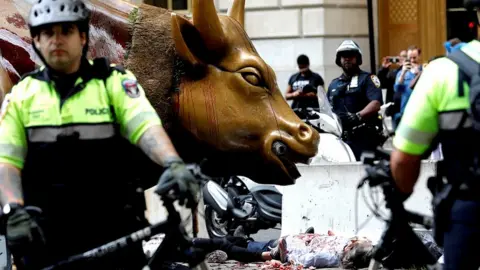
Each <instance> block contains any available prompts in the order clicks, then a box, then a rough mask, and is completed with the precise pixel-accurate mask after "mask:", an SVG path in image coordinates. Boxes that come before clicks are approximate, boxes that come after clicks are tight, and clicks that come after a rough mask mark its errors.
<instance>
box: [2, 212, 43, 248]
mask: <svg viewBox="0 0 480 270" xmlns="http://www.w3.org/2000/svg"><path fill="white" fill-rule="evenodd" d="M6 238H7V244H8V247H9V249H10V250H11V251H12V254H13V255H14V256H18V257H21V256H24V255H26V254H29V253H31V252H35V251H36V250H37V251H39V250H40V249H41V248H43V247H44V246H45V236H44V234H43V231H42V229H41V228H40V226H39V225H38V223H37V222H36V220H35V219H34V218H33V217H32V216H31V215H30V214H29V213H28V212H27V211H26V210H25V209H24V208H23V207H20V206H19V207H16V208H15V209H12V212H11V213H9V214H8V217H7V226H6Z"/></svg>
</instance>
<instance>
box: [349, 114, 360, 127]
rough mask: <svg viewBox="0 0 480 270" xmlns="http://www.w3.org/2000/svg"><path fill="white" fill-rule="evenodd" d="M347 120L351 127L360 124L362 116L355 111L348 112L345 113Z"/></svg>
mask: <svg viewBox="0 0 480 270" xmlns="http://www.w3.org/2000/svg"><path fill="white" fill-rule="evenodd" d="M347 121H348V124H349V126H352V127H353V126H356V125H359V124H361V123H362V118H361V117H360V115H359V114H357V113H351V112H348V113H347Z"/></svg>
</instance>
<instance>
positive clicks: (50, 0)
mask: <svg viewBox="0 0 480 270" xmlns="http://www.w3.org/2000/svg"><path fill="white" fill-rule="evenodd" d="M89 19H90V11H89V10H88V8H87V7H86V5H85V3H83V1H81V0H37V1H36V3H35V4H34V5H33V6H32V8H31V10H30V15H29V17H28V25H29V26H30V28H36V27H38V26H42V25H48V24H53V23H64V22H66V23H82V22H87V23H88V20H89Z"/></svg>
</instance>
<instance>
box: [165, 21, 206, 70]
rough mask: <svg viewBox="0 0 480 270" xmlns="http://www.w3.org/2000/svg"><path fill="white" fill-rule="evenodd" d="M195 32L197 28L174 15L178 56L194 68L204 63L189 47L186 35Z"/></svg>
mask: <svg viewBox="0 0 480 270" xmlns="http://www.w3.org/2000/svg"><path fill="white" fill-rule="evenodd" d="M192 30H195V27H194V26H193V25H192V24H191V23H190V22H189V21H188V20H187V19H185V18H183V17H181V16H178V15H177V14H175V13H172V36H173V40H174V42H175V48H176V49H177V54H178V56H180V58H182V59H183V60H185V61H187V62H188V63H190V64H191V65H192V66H194V67H195V66H199V65H202V62H201V61H200V60H199V59H198V58H197V57H196V56H195V55H194V52H193V51H192V50H191V49H190V48H189V47H188V45H187V42H186V39H185V38H184V33H187V34H188V32H191V31H192Z"/></svg>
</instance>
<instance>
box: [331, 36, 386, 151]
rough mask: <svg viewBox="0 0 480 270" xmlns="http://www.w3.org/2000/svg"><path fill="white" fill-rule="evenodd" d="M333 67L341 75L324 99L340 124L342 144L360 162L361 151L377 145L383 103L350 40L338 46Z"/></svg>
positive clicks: (375, 79) (376, 83) (377, 85)
mask: <svg viewBox="0 0 480 270" xmlns="http://www.w3.org/2000/svg"><path fill="white" fill-rule="evenodd" d="M335 63H336V64H337V66H339V67H341V68H342V69H343V74H342V75H341V76H340V77H338V78H336V79H334V80H333V81H332V82H331V83H330V86H329V87H328V91H327V96H328V99H329V101H330V103H331V104H332V108H333V111H334V112H335V113H336V114H337V115H338V116H339V117H340V119H341V121H342V126H343V130H344V136H343V139H344V141H345V142H346V143H347V144H348V145H349V146H350V147H351V148H352V151H353V153H354V154H355V157H356V159H357V160H360V156H361V154H362V152H363V151H365V150H371V149H375V148H376V147H377V146H378V145H379V136H380V132H381V131H380V129H381V127H382V125H381V122H379V118H378V117H379V116H378V111H379V110H380V106H381V105H382V103H383V101H382V91H381V89H380V80H379V79H378V77H377V76H375V75H373V74H370V73H368V72H365V71H363V70H361V69H360V65H361V64H362V51H361V50H360V47H359V46H358V44H357V43H355V42H354V41H353V40H345V41H343V42H342V44H340V46H339V47H338V49H337V54H336V59H335Z"/></svg>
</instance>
